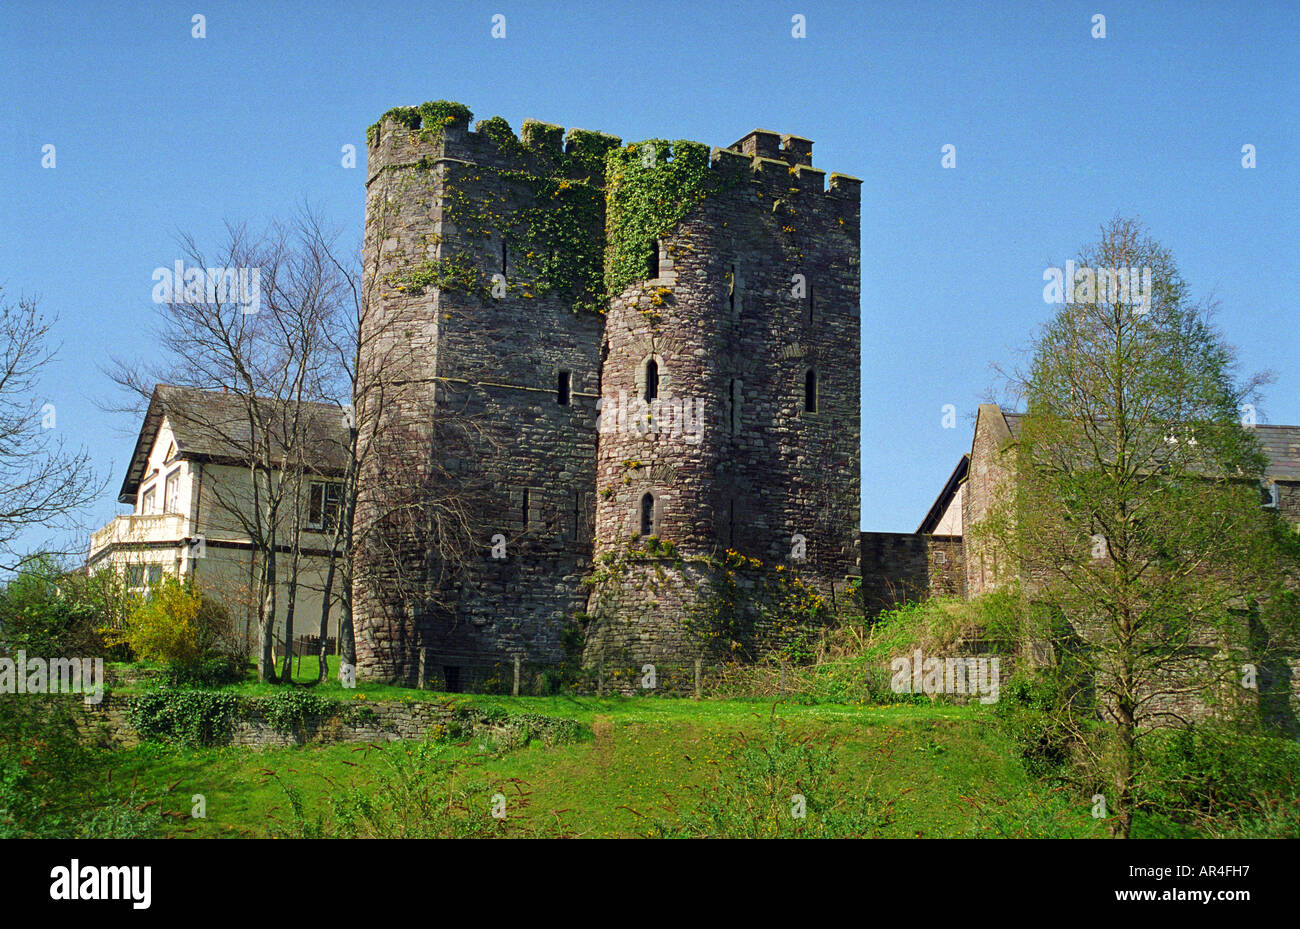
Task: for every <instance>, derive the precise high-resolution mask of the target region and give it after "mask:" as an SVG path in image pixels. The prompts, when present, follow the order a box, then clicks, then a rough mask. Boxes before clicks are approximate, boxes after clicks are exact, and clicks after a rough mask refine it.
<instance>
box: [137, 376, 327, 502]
mask: <svg viewBox="0 0 1300 929" xmlns="http://www.w3.org/2000/svg"><path fill="white" fill-rule="evenodd" d="M259 404H269V405H270V406H269V409H270V410H271V414H270V416H269V417H268V419H269V424H268V431H269V432H270V433H271V440H272V442H273V443H274V447H276V448H277V449H280V450H283V449H284V447H285V445H286V443H285V441H284V439H283V436H285V435H287V434H288V433H289V428H288V427H289V424H290V415H289V414H290V411H291V410H292V409H293V407H292V405H291V404H289V403H287V402H284V401H278V400H271V399H268V398H262V399H261V400H259ZM266 408H268V407H265V406H263V407H262V409H266ZM302 412H303V416H304V421H305V424H306V441H307V446H306V453H305V459H306V461H307V462H308V463H309V464H308V468H309V469H310V470H311V471H312V472H313V473H315V474H322V475H338V474H342V473H343V472H344V471H345V470H346V468H347V457H348V445H349V442H348V439H349V430H348V423H347V420H346V418H345V413H344V411H343V410H342V409H340V408H339V407H337V406H334V405H333V404H329V403H304V404H303V407H302ZM164 418H166V420H167V422H168V424H169V425H170V426H171V429H172V432H173V433H174V435H175V437H176V457H177V458H184V459H186V460H189V461H208V462H217V463H222V464H247V463H248V462H249V460H250V459H251V457H252V446H253V443H252V438H251V437H252V436H253V427H252V424H251V423H250V422H249V414H248V405H247V404H246V403H245V398H244V397H243V396H241V395H240V394H233V393H219V392H217V391H212V390H199V389H197V388H194V387H176V386H172V385H169V384H159V385H157V386H156V387H154V391H153V396H152V397H151V398H150V400H149V408H148V410H147V411H146V412H145V417H144V423H143V424H142V425H141V427H140V435H139V436H138V437H137V438H136V442H135V451H134V452H133V453H132V455H131V464H130V466H129V467H128V468H127V471H126V478H125V480H123V482H122V490H121V492H120V493H119V494H118V497H117V499H118V502H120V503H133V502H134V501H135V496H136V493H137V492H138V491H139V489H140V484H141V483H143V482H144V480H145V479H146V478H147V475H146V474H145V468H146V467H147V466H148V464H149V451H150V449H152V448H153V444H154V441H155V439H156V437H157V435H158V430H159V428H161V426H162V422H163V419H164Z"/></svg>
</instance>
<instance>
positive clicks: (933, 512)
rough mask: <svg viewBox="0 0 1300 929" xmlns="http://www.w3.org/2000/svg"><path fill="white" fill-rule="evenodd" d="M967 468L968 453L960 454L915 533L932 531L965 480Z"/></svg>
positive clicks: (968, 466) (968, 463) (968, 465)
mask: <svg viewBox="0 0 1300 929" xmlns="http://www.w3.org/2000/svg"><path fill="white" fill-rule="evenodd" d="M969 468H970V455H962V456H961V461H959V462H957V467H955V468H953V469H952V474H951V475H949V477H948V483H946V484H944V485H943V490H941V491H939V496H938V497H937V498H936V499H935V501H934V504H933V505H932V506H931V507H930V512H928V513H926V514H925V519H923V520H921V525H919V526H918V527H917V528H916V531H917V534H923V533H931V532H934V529H935V527H936V526H938V525H939V521H940V520H941V519H943V514H944V513H946V512H947V511H948V504H950V503H951V502H952V498H953V496H954V495H956V493H957V488H958V487H960V486H961V482H962V481H964V480H966V472H967V470H968V469H969Z"/></svg>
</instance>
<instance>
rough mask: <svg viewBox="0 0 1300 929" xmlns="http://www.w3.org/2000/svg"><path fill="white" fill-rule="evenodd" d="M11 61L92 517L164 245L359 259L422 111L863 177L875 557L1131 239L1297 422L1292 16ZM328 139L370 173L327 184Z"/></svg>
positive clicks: (118, 466) (589, 10)
mask: <svg viewBox="0 0 1300 929" xmlns="http://www.w3.org/2000/svg"><path fill="white" fill-rule="evenodd" d="M1098 12H1100V13H1102V14H1104V15H1105V17H1106V37H1105V38H1104V39H1094V38H1093V37H1092V36H1091V31H1092V28H1093V27H1092V16H1093V14H1094V13H1098ZM195 13H201V14H203V15H204V16H205V17H206V33H207V35H206V38H203V39H196V38H193V37H192V36H191V28H192V27H191V16H192V15H193V14H195ZM496 13H501V14H504V15H505V17H506V37H505V38H504V39H494V38H492V37H491V35H490V30H491V25H492V22H491V19H492V16H493V14H496ZM795 14H802V15H803V16H804V17H806V23H807V36H806V38H803V39H796V38H793V37H792V35H791V29H792V22H791V18H792V16H794V15H795ZM0 62H2V64H0V68H3V69H4V85H5V90H4V93H3V95H0V125H3V126H4V127H5V130H4V132H3V135H2V136H0V190H3V192H4V196H3V197H0V283H4V284H5V285H7V286H6V289H7V294H8V296H9V297H10V298H13V297H16V296H17V295H18V294H19V293H20V292H21V293H25V294H28V295H30V294H39V295H40V296H41V298H42V307H43V309H44V310H45V311H46V312H48V313H53V314H57V316H58V317H59V319H60V323H59V327H58V334H59V338H60V341H61V342H62V351H61V354H60V356H59V360H58V362H57V363H56V364H55V365H54V366H53V367H52V368H51V369H50V371H49V374H48V377H47V379H46V385H45V386H46V393H47V394H48V398H49V399H50V400H51V401H52V402H54V403H55V405H56V407H57V410H58V428H59V429H61V430H63V431H64V432H63V435H64V438H65V439H67V440H68V441H70V442H72V443H74V444H84V445H85V446H87V447H88V448H89V450H90V451H91V452H92V454H93V455H94V457H95V459H96V461H97V463H98V465H99V467H100V468H101V469H102V470H103V471H104V472H106V473H109V474H110V476H111V486H110V490H109V492H108V493H106V494H105V497H104V500H103V503H102V505H101V506H100V507H99V508H97V510H96V512H94V513H92V514H88V522H93V523H96V524H98V523H100V522H103V521H106V520H107V519H108V518H109V517H110V516H112V515H113V514H114V513H115V512H117V511H118V507H117V505H116V503H115V497H116V489H117V487H118V486H119V485H120V482H121V478H122V473H123V469H124V467H125V465H126V460H127V457H128V455H129V454H130V451H131V447H132V439H133V436H134V433H135V431H136V429H137V427H138V423H136V422H134V421H131V420H129V419H127V418H122V419H115V418H114V417H112V416H108V415H106V414H104V413H102V412H101V411H100V410H99V409H98V408H97V406H96V403H95V401H96V399H97V398H102V397H103V396H105V395H106V394H107V393H109V392H111V391H112V390H113V389H114V388H113V386H112V384H111V382H110V381H109V380H108V378H107V377H106V376H105V375H104V374H103V373H102V370H101V368H102V365H103V364H104V363H105V362H106V361H107V357H108V354H109V352H110V351H111V352H113V353H115V354H119V355H127V356H143V355H147V354H148V352H149V351H150V332H151V327H152V321H153V305H152V303H151V302H150V293H151V290H152V286H153V281H152V278H151V274H152V271H153V269H154V268H156V267H159V266H169V265H170V264H171V263H172V261H173V260H175V259H176V258H177V257H179V255H178V254H177V247H176V243H175V237H176V234H177V233H178V232H180V231H188V232H193V233H194V234H195V235H196V236H197V237H198V238H199V239H200V241H207V242H209V243H212V244H215V243H216V242H217V240H219V238H220V235H221V230H222V224H223V222H224V221H225V220H234V221H249V222H251V223H252V224H253V225H257V224H259V223H262V222H265V221H267V220H269V219H272V218H274V217H277V216H289V215H291V214H292V213H293V212H294V211H295V210H296V209H297V207H298V205H299V204H300V203H302V202H303V201H307V202H310V203H311V204H312V205H313V206H314V207H315V208H317V209H318V210H319V211H320V212H321V213H323V214H324V215H325V216H326V218H327V219H328V220H330V221H331V222H332V223H334V224H336V225H337V226H339V227H341V228H343V229H345V230H347V231H348V234H349V235H352V236H355V237H357V238H359V235H360V229H361V224H362V219H363V210H364V187H363V185H364V180H365V177H364V151H365V129H366V126H368V125H369V124H370V123H372V122H374V121H375V119H376V118H377V117H378V116H379V114H380V113H382V112H383V111H384V110H386V109H388V108H389V107H392V106H394V105H399V104H414V103H419V102H421V101H424V100H428V99H439V98H445V99H451V100H458V101H461V102H463V103H465V104H467V105H468V106H469V107H470V108H471V109H472V110H473V111H474V113H475V117H476V118H479V119H482V118H487V117H489V116H493V115H501V116H504V117H505V118H506V119H507V120H509V122H510V124H511V125H512V126H514V127H516V129H518V127H519V125H520V124H521V123H522V122H523V120H524V118H526V117H534V118H537V119H541V120H545V121H548V122H554V123H559V124H561V125H564V126H568V127H573V126H576V127H580V128H584V129H599V130H604V131H606V132H610V133H612V134H614V135H618V136H621V137H622V138H623V139H624V140H626V141H633V140H637V139H642V138H647V137H666V138H673V139H675V138H687V139H695V140H698V141H701V142H705V143H708V144H710V145H728V144H730V143H732V142H733V141H735V140H736V139H738V138H740V137H741V136H742V135H743V134H744V133H746V132H747V131H748V130H750V129H753V128H755V127H762V128H765V129H771V130H775V131H777V132H783V133H792V134H795V135H801V136H805V137H807V138H810V139H812V140H813V141H814V143H815V145H814V149H813V159H814V164H815V165H817V166H818V167H821V168H824V169H826V170H827V171H838V172H842V173H845V174H851V175H854V176H857V177H860V178H862V179H863V181H864V183H863V188H862V307H861V309H862V321H863V329H862V332H863V352H862V358H863V363H862V416H863V429H862V435H863V455H862V472H863V473H862V478H863V482H862V489H863V504H862V525H863V527H864V528H867V529H875V530H893V531H910V530H912V529H915V527H916V524H917V523H918V522H919V521H920V519H921V517H922V516H923V515H924V514H925V511H926V509H927V508H928V506H929V505H930V503H931V501H932V500H933V498H934V496H935V494H936V493H937V492H938V490H939V489H940V487H941V486H942V484H943V482H944V479H945V478H946V477H947V475H948V473H949V472H950V471H951V469H952V467H953V466H954V464H955V463H956V462H957V460H958V458H959V457H960V456H961V454H962V453H963V452H965V451H966V450H968V447H969V443H970V427H971V418H972V417H973V413H974V410H975V407H976V405H977V404H978V403H979V402H981V401H982V400H985V399H988V397H989V396H990V388H991V387H992V386H994V383H995V381H994V376H993V372H992V371H991V368H990V365H991V364H992V363H994V362H1002V363H1014V361H1015V360H1016V358H1017V357H1018V356H1019V353H1022V352H1023V351H1024V349H1025V348H1026V347H1027V346H1028V345H1029V343H1030V339H1031V337H1032V335H1033V333H1034V331H1035V329H1036V327H1037V326H1038V325H1040V324H1041V323H1042V322H1043V321H1044V320H1045V319H1046V318H1047V317H1048V314H1049V307H1047V306H1046V305H1045V304H1044V303H1043V299H1042V288H1043V282H1042V273H1043V270H1044V268H1046V267H1047V266H1049V265H1053V264H1057V265H1059V264H1061V263H1063V262H1064V260H1065V259H1066V258H1067V257H1071V256H1072V255H1073V254H1074V253H1075V251H1076V250H1077V249H1078V247H1079V246H1080V245H1082V244H1084V243H1086V242H1089V241H1092V240H1093V239H1095V237H1096V235H1097V231H1098V227H1099V226H1100V224H1101V223H1103V222H1104V221H1106V220H1107V219H1109V218H1111V217H1112V216H1113V215H1115V214H1116V213H1117V212H1119V213H1123V214H1126V215H1137V216H1140V217H1141V218H1142V219H1143V220H1144V221H1145V222H1146V223H1147V224H1148V226H1149V227H1150V230H1151V232H1152V234H1153V235H1154V236H1155V237H1156V238H1157V239H1159V240H1160V241H1161V242H1162V243H1164V244H1165V245H1167V246H1168V247H1169V248H1171V249H1172V251H1173V252H1174V254H1175V256H1176V257H1177V260H1178V262H1179V264H1180V266H1181V269H1182V272H1183V276H1184V277H1185V278H1186V279H1187V281H1188V282H1189V283H1190V285H1191V287H1192V291H1193V294H1194V295H1195V296H1197V297H1205V296H1210V295H1213V296H1215V297H1217V299H1218V300H1219V301H1220V303H1221V307H1222V309H1221V313H1220V316H1219V321H1220V324H1221V326H1222V328H1223V329H1224V330H1225V333H1226V335H1227V337H1228V339H1229V341H1230V342H1232V343H1233V344H1235V345H1236V346H1237V347H1238V349H1239V353H1240V358H1241V362H1242V367H1243V370H1244V371H1246V372H1253V371H1257V370H1260V369H1266V368H1269V369H1273V370H1274V371H1275V372H1276V373H1277V381H1276V383H1275V384H1274V385H1273V386H1272V387H1271V388H1270V389H1269V392H1268V395H1267V397H1266V403H1265V405H1264V407H1263V410H1262V413H1263V415H1264V417H1265V419H1266V421H1270V422H1277V423H1300V364H1297V359H1300V334H1298V333H1300V328H1298V327H1297V325H1296V313H1297V309H1298V307H1297V305H1296V295H1297V294H1298V293H1300V271H1298V270H1297V266H1298V262H1300V126H1298V120H1297V113H1298V111H1300V96H1297V90H1298V89H1300V8H1297V7H1296V6H1295V5H1294V3H1293V2H1277V3H1267V2H1252V3H1249V4H1220V3H1204V4H1197V3H1169V4H1154V3H1128V2H1126V3H1116V2H1111V0H1093V2H1089V3H1086V4H1084V3H1066V2H1061V3H1031V2H1011V3H987V4H986V3H963V2H952V0H948V2H936V3H923V2H922V3H916V2H909V3H891V4H876V3H844V4H836V3H810V2H804V0H793V2H782V3H719V2H709V0H700V2H675V0H674V2H659V3H644V4H630V3H618V2H611V0H606V2H596V3H585V2H583V3H578V2H566V3H563V4H560V3H518V2H505V0H502V2H496V0H493V2H487V3H482V2H477V0H474V2H470V0H464V2H460V0H452V2H445V3H438V2H429V0H424V2H419V3H397V2H393V3H385V2H379V0H376V2H373V3H356V2H348V3H342V2H335V0H322V2H318V3H292V2H272V3H266V2H256V3H254V2H249V3H244V2H212V0H188V2H187V3H185V4H177V3H153V4H137V3H125V2H123V3H94V2H79V3H76V4H65V3H52V2H50V3H38V2H29V0H8V2H6V3H5V5H4V7H3V8H2V9H0ZM47 144H52V145H54V146H55V147H56V148H55V151H56V159H57V160H56V167H55V168H53V169H46V168H42V166H41V157H42V146H44V145H47ZM345 144H353V145H356V147H357V151H358V154H359V156H360V158H361V162H362V165H361V166H359V167H357V168H355V169H351V170H349V169H346V168H344V167H342V166H341V163H340V162H341V157H342V156H341V152H340V149H341V147H342V146H343V145H345ZM946 144H952V145H954V146H956V152H957V166H956V168H955V169H944V168H943V167H942V166H941V149H942V147H943V146H944V145H946ZM1245 144H1252V145H1254V146H1255V147H1256V151H1257V158H1258V166H1257V167H1256V168H1254V169H1253V170H1247V169H1244V168H1243V167H1242V165H1241V157H1242V156H1241V148H1242V146H1243V145H1245ZM949 403H951V404H953V405H955V406H956V408H957V410H958V415H959V420H958V426H957V428H956V429H944V428H942V417H943V411H942V410H943V406H944V404H949ZM40 541H41V540H40V539H39V538H36V537H33V539H32V544H33V545H35V544H38V543H39V542H40Z"/></svg>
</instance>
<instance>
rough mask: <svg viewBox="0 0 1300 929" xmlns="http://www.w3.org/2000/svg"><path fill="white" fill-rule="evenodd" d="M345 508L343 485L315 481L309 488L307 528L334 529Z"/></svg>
mask: <svg viewBox="0 0 1300 929" xmlns="http://www.w3.org/2000/svg"><path fill="white" fill-rule="evenodd" d="M342 509H343V485H342V484H336V483H334V482H332V481H313V482H312V483H311V485H310V486H309V487H308V489H307V528H308V529H333V528H334V527H335V526H336V525H338V521H339V513H340V512H341V511H342Z"/></svg>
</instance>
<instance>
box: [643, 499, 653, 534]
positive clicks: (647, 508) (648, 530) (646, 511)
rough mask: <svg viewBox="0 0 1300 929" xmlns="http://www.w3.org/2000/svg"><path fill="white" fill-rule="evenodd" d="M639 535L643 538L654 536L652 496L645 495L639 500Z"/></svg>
mask: <svg viewBox="0 0 1300 929" xmlns="http://www.w3.org/2000/svg"><path fill="white" fill-rule="evenodd" d="M641 534H642V535H643V536H648V535H654V534H655V498H654V494H646V495H645V496H644V497H642V498H641Z"/></svg>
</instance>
